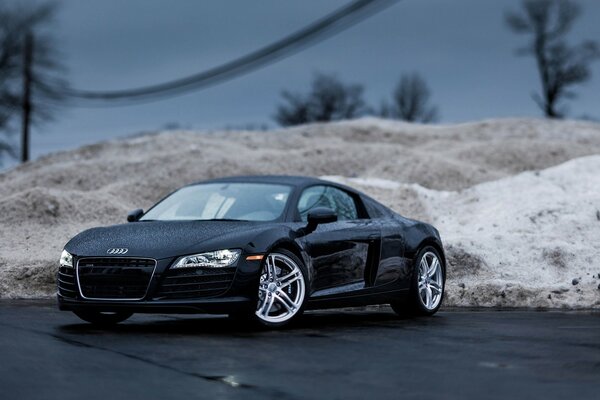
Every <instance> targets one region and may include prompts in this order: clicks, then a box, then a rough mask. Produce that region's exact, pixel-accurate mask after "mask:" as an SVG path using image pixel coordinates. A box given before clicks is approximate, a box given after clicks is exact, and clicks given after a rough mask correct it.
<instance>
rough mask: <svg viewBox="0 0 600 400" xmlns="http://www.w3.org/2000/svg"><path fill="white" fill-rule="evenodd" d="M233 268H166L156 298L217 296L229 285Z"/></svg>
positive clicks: (233, 273) (231, 280)
mask: <svg viewBox="0 0 600 400" xmlns="http://www.w3.org/2000/svg"><path fill="white" fill-rule="evenodd" d="M235 270H236V268H235V267H226V268H206V267H204V268H175V269H170V270H167V272H166V274H165V277H164V278H163V280H162V282H161V285H160V289H159V291H158V294H157V295H156V298H157V299H189V298H199V297H213V296H218V295H220V294H223V293H225V292H226V291H227V289H229V287H230V286H231V283H232V282H233V277H234V276H235Z"/></svg>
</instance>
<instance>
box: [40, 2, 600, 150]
mask: <svg viewBox="0 0 600 400" xmlns="http://www.w3.org/2000/svg"><path fill="white" fill-rule="evenodd" d="M348 1H349V0H327V1H325V0H310V1H308V0H294V1H292V0H288V1H282V0H261V1H244V0H237V1H234V0H210V1H209V0H204V1H194V0H169V1H166V0H164V1H161V0H127V1H124V0H102V1H96V0H64V1H62V2H60V3H59V4H61V5H62V7H61V8H60V11H59V14H58V20H57V23H56V29H57V33H58V36H59V38H60V40H61V48H62V51H63V53H64V57H65V64H66V65H67V66H68V69H69V73H68V78H69V80H70V82H71V84H72V86H74V87H77V88H79V89H92V90H112V89H125V88H132V87H136V86H143V85H148V84H154V83H159V82H162V81H167V80H171V79H174V78H178V77H183V76H186V75H189V74H193V73H196V72H198V71H201V70H204V69H207V68H210V67H212V66H215V65H218V64H220V63H223V62H225V61H228V60H230V59H232V58H235V57H238V56H240V55H242V54H244V53H246V52H249V51H252V50H254V49H256V48H258V47H261V46H263V45H265V44H267V43H269V42H271V41H274V40H276V39H278V38H280V37H282V36H285V35H286V34H288V33H290V32H292V31H294V30H296V29H298V28H301V27H303V26H304V25H306V24H308V23H310V22H312V21H313V20H315V19H317V18H319V17H321V16H323V15H324V14H326V13H328V12H331V11H333V10H334V9H336V8H338V7H340V6H341V5H343V4H346V3H347V2H348ZM519 4H520V1H519V0H504V1H497V0H453V1H449V0H404V1H400V2H399V3H398V4H396V5H393V6H392V7H391V8H388V9H387V10H385V11H383V12H382V13H380V14H376V15H375V16H373V17H371V18H370V19H368V20H366V21H363V22H361V23H360V24H359V25H357V26H355V27H353V28H351V29H349V30H347V31H345V32H342V33H341V34H339V35H337V36H335V37H333V38H330V39H328V40H326V41H325V42H322V43H320V44H318V45H316V46H314V47H312V48H310V49H308V50H305V51H303V52H301V53H299V54H297V55H294V56H292V57H290V58H287V59H285V60H283V61H279V62H277V63H275V64H272V65H270V66H268V67H266V68H264V69H261V70H259V71H256V72H252V73H250V74H248V75H245V76H243V77H240V78H236V79H235V80H232V81H229V82H226V83H224V84H220V85H218V86H214V87H211V88H208V89H205V90H202V91H198V92H194V93H191V94H187V95H183V96H179V97H175V98H172V99H169V100H165V101H160V102H155V103H150V104H145V105H136V106H126V107H115V108H68V109H65V110H64V112H62V113H61V114H60V115H57V119H56V121H55V122H54V123H52V124H49V125H46V126H43V127H41V128H39V129H37V132H36V133H35V134H34V137H33V155H34V157H35V156H37V155H40V154H43V153H46V152H48V151H52V150H58V149H64V148H71V147H75V146H78V145H81V144H84V143H91V142H96V141H99V140H103V139H108V138H113V137H116V136H122V135H127V134H132V133H136V132H139V131H143V130H156V129H157V128H161V127H163V126H164V125H165V124H168V123H179V124H181V125H183V126H189V127H192V128H198V129H212V128H222V127H225V126H230V125H243V124H248V123H254V124H261V123H268V124H270V125H275V124H274V122H273V121H272V119H271V116H272V115H273V112H274V109H275V105H276V104H277V102H278V101H279V94H280V91H281V90H282V89H284V88H285V89H291V90H297V91H304V90H306V88H307V86H308V85H309V83H310V80H311V76H312V74H313V73H314V72H315V71H324V72H335V73H337V74H338V76H339V77H340V78H342V79H343V80H345V81H348V82H356V83H362V84H364V85H365V95H366V98H367V99H368V100H369V102H371V103H372V104H374V105H378V104H379V103H380V102H381V100H382V99H383V98H385V97H387V96H389V95H390V93H391V91H392V90H393V87H394V85H395V84H396V82H397V81H398V78H399V76H400V74H401V73H403V72H408V71H419V72H420V73H421V74H422V75H423V76H424V77H425V78H426V79H427V81H428V83H429V85H430V87H431V89H432V92H433V101H434V102H435V104H437V105H438V106H439V107H440V110H441V117H442V120H441V122H443V123H445V122H461V121H470V120H478V119H482V118H493V117H508V116H539V115H540V113H539V111H538V109H537V107H536V106H535V104H534V103H533V102H532V100H531V97H530V95H531V93H532V92H533V91H534V90H536V89H537V88H538V78H537V75H536V73H535V69H534V63H533V60H532V59H530V58H526V57H520V58H519V57H516V56H515V55H514V50H515V49H516V48H517V47H518V46H519V45H520V44H522V42H523V40H524V38H521V37H518V36H516V35H514V34H513V33H511V32H509V31H508V30H507V29H506V27H505V26H504V23H503V12H504V11H505V10H507V9H516V8H517V7H518V6H519ZM580 4H581V5H582V6H583V7H584V14H583V15H582V17H581V18H580V19H579V20H578V22H577V24H576V27H575V29H574V30H573V32H572V34H571V36H570V38H571V40H572V42H575V41H580V40H581V39H584V38H587V39H596V40H600V23H598V21H599V20H600V1H597V0H582V1H580ZM578 94H579V97H578V98H577V99H576V100H575V101H574V102H572V103H571V104H570V107H571V111H572V114H573V115H574V116H581V115H584V114H587V115H591V116H594V117H600V109H599V108H598V105H599V104H600V63H596V64H595V65H594V68H593V77H592V80H591V81H590V82H589V83H588V84H587V85H586V86H584V87H581V88H580V89H579V90H578Z"/></svg>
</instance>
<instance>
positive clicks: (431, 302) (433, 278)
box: [390, 246, 446, 317]
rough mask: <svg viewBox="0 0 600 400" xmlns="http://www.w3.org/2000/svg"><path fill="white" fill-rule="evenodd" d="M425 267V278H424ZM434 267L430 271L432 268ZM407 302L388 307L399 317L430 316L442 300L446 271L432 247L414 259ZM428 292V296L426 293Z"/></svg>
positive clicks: (420, 252)
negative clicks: (433, 267)
mask: <svg viewBox="0 0 600 400" xmlns="http://www.w3.org/2000/svg"><path fill="white" fill-rule="evenodd" d="M425 265H426V266H427V277H425V276H424V275H425ZM433 265H436V267H435V269H434V270H432V266H433ZM412 275H413V276H412V278H411V284H410V291H409V294H408V300H405V301H395V302H392V303H391V304H390V305H391V306H392V309H393V310H394V312H395V313H396V314H398V315H400V316H403V317H406V316H430V315H433V314H435V313H436V312H437V311H438V310H439V308H440V306H441V305H442V300H443V299H444V290H445V285H446V269H445V267H444V264H443V262H442V258H441V257H440V254H439V252H438V251H437V250H436V249H435V248H434V247H432V246H426V247H423V248H422V249H421V250H420V251H419V253H418V254H417V256H416V257H415V263H414V271H413V274H412ZM427 292H429V294H428V293H427Z"/></svg>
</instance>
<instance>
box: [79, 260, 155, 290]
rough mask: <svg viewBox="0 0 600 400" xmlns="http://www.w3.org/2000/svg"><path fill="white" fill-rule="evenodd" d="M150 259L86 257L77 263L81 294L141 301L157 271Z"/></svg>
mask: <svg viewBox="0 0 600 400" xmlns="http://www.w3.org/2000/svg"><path fill="white" fill-rule="evenodd" d="M155 267H156V260H152V259H147V258H82V259H81V260H79V261H78V263H77V277H78V282H79V287H80V289H81V294H82V295H83V297H85V298H88V299H119V300H141V299H143V298H144V296H145V295H146V292H147V290H148V285H150V281H151V279H152V275H153V274H154V269H155Z"/></svg>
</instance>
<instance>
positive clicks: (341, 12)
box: [65, 0, 398, 106]
mask: <svg viewBox="0 0 600 400" xmlns="http://www.w3.org/2000/svg"><path fill="white" fill-rule="evenodd" d="M397 1H398V0H356V1H353V2H352V3H350V4H348V5H346V6H343V7H341V8H339V9H337V10H335V11H334V12H332V13H330V14H328V15H326V16H324V17H322V18H321V19H319V20H317V21H315V22H313V23H311V24H309V25H308V26H306V27H304V28H302V29H300V30H299V31H296V32H294V33H292V34H290V35H288V36H286V37H284V38H282V39H280V40H278V41H276V42H273V43H271V44H269V45H267V46H264V47H262V48H260V49H258V50H255V51H253V52H251V53H248V54H246V55H244V56H241V57H239V58H236V59H234V60H232V61H229V62H227V63H224V64H221V65H219V66H216V67H213V68H210V69H208V70H205V71H202V72H199V73H197V74H194V75H191V76H188V77H185V78H180V79H176V80H173V81H169V82H164V83H160V84H156V85H151V86H145V87H139V88H134V89H127V90H115V91H91V90H77V89H67V90H66V91H65V95H67V96H69V97H71V98H74V99H78V100H81V101H85V102H86V103H84V104H76V105H80V106H86V105H87V106H90V105H91V106H93V105H96V106H98V105H100V106H102V105H104V106H106V105H108V106H110V105H117V106H118V105H126V104H134V103H141V102H150V101H157V100H160V99H162V98H165V97H172V96H176V95H180V94H183V93H185V92H189V91H193V90H198V89H200V88H205V87H207V86H210V85H214V84H216V83H220V82H224V81H226V80H230V79H233V78H235V77H237V76H240V75H243V74H246V73H248V72H250V71H253V70H256V69H258V68H259V67H263V66H266V65H268V64H270V63H273V62H274V61H276V60H280V59H282V58H285V57H289V56H291V55H292V54H295V53H297V52H299V51H300V50H302V49H304V48H306V47H308V46H310V45H314V44H317V43H319V42H321V41H323V40H325V39H326V38H329V37H331V36H333V35H335V34H337V33H339V32H341V31H343V30H345V29H348V28H350V27H352V26H354V25H356V24H357V23H358V22H360V21H362V20H364V19H366V18H368V17H370V16H372V15H373V14H375V13H377V12H379V11H381V10H383V9H384V8H387V7H389V6H391V5H392V4H394V3H395V2H397ZM99 103H100V104H99ZM107 103H108V104H107Z"/></svg>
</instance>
